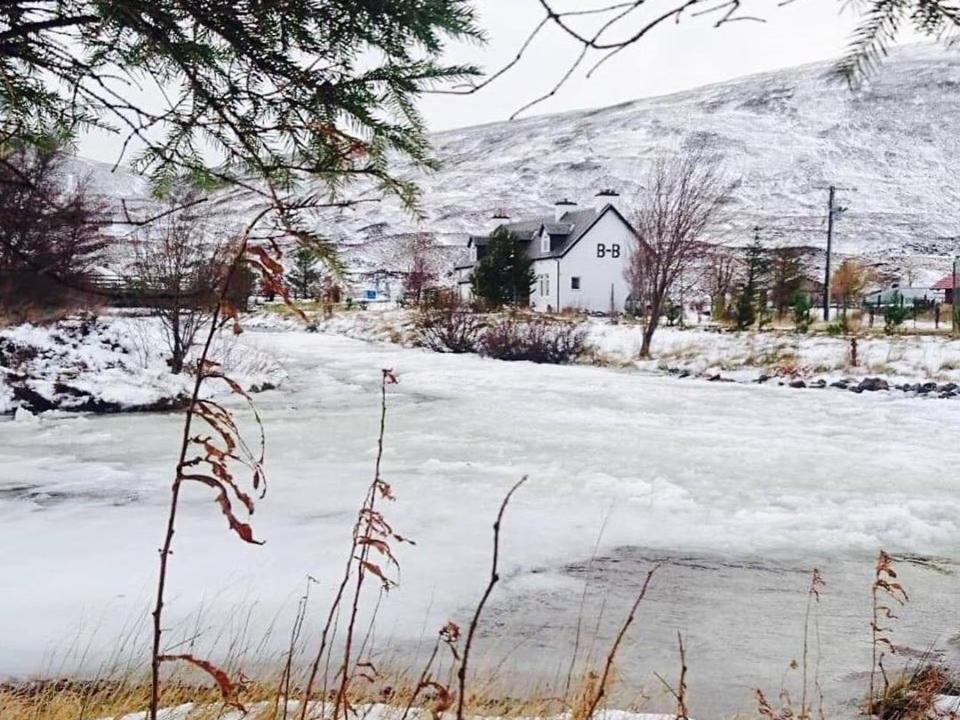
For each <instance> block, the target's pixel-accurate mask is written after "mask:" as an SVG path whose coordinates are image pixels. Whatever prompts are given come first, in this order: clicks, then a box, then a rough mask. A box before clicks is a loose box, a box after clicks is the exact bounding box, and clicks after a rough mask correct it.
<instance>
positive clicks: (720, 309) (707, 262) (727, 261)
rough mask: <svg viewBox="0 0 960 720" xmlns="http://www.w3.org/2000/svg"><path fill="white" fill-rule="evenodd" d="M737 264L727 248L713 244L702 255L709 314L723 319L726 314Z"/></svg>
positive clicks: (714, 317)
mask: <svg viewBox="0 0 960 720" xmlns="http://www.w3.org/2000/svg"><path fill="white" fill-rule="evenodd" d="M738 269H739V264H738V261H737V258H736V257H735V256H734V255H733V254H732V253H731V252H729V250H727V248H724V247H720V246H715V247H713V248H711V249H710V250H709V251H708V252H707V254H706V256H705V257H704V272H703V279H704V286H705V288H706V291H707V294H708V295H709V296H710V316H711V317H712V318H713V319H714V320H723V319H725V318H726V317H727V315H728V305H727V304H728V302H729V300H730V296H731V295H732V293H733V290H734V287H735V284H736V279H737V271H738Z"/></svg>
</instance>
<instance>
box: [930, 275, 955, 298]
mask: <svg viewBox="0 0 960 720" xmlns="http://www.w3.org/2000/svg"><path fill="white" fill-rule="evenodd" d="M958 281H960V278H958ZM931 290H936V291H938V292H942V293H943V302H944V303H945V304H947V305H953V273H951V274H950V275H946V276H944V277H942V278H940V279H939V280H937V282H936V284H935V285H934V286H933V287H932V288H931Z"/></svg>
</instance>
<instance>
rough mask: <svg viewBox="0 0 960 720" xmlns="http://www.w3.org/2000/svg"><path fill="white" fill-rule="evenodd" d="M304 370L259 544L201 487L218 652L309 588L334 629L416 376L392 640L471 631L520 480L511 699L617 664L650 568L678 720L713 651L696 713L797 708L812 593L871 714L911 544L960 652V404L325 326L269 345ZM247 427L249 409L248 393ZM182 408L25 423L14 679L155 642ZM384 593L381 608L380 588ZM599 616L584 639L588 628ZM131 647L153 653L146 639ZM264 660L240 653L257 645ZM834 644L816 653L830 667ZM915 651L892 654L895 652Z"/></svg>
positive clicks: (199, 588) (183, 619)
mask: <svg viewBox="0 0 960 720" xmlns="http://www.w3.org/2000/svg"><path fill="white" fill-rule="evenodd" d="M245 342H249V343H253V344H256V345H257V346H258V347H260V348H261V349H264V350H267V351H269V352H271V353H273V354H274V355H275V356H276V357H277V358H278V359H279V360H280V361H281V362H282V363H283V364H284V366H285V367H286V369H287V372H288V373H289V377H290V379H289V381H288V382H287V383H286V384H285V385H284V387H283V388H282V389H281V390H279V391H273V392H268V393H264V394H262V395H261V396H260V397H259V398H258V401H259V403H260V405H261V409H262V413H263V417H264V421H265V424H266V430H267V471H268V479H269V491H268V494H267V496H266V498H265V499H264V500H263V501H261V502H260V504H259V506H258V508H257V511H256V514H255V515H254V518H253V526H254V530H255V533H256V534H257V535H258V537H261V538H263V539H264V540H266V544H265V545H263V546H262V547H252V546H246V545H243V544H241V543H239V542H238V541H236V539H235V538H234V537H232V536H231V535H229V534H228V532H227V531H226V530H225V528H224V520H223V518H222V516H221V515H220V514H219V512H218V510H217V508H216V506H215V504H214V503H213V502H212V499H211V496H210V494H209V492H208V491H207V490H206V489H205V488H202V487H196V488H188V490H187V491H186V493H185V497H184V506H183V513H182V517H181V523H180V524H179V527H178V533H177V537H176V544H175V555H174V557H173V559H172V568H171V578H170V596H169V605H168V613H167V623H168V627H169V629H170V632H169V636H168V637H170V638H171V641H173V640H174V639H179V638H184V639H191V638H192V639H193V641H194V642H195V643H197V644H198V645H199V646H202V647H203V648H204V649H205V651H207V652H210V653H212V654H214V655H215V654H217V652H229V650H230V647H229V646H230V638H231V637H234V638H235V637H236V636H237V635H243V637H244V638H245V640H244V641H243V642H244V643H246V645H244V647H246V649H247V650H248V651H251V652H253V653H254V654H257V655H258V656H259V657H266V656H267V655H268V654H269V651H271V650H278V649H282V648H283V647H284V646H285V645H286V642H287V633H288V622H289V619H290V617H291V616H292V613H293V611H294V609H295V606H296V602H297V598H298V597H299V595H300V594H301V593H302V592H303V587H304V583H305V581H306V580H305V578H306V576H307V575H308V574H309V575H311V576H313V577H315V578H317V579H318V580H319V581H320V582H319V584H316V585H313V586H312V590H311V592H312V597H313V599H312V601H311V608H312V610H313V612H312V613H311V616H310V622H309V623H308V625H309V626H311V627H315V626H316V625H317V624H318V623H319V622H320V618H321V616H322V614H323V609H324V600H325V599H326V598H328V597H329V594H330V592H331V589H332V587H333V586H334V585H335V584H336V581H337V579H338V572H339V571H340V568H342V565H343V562H344V560H345V557H344V553H345V544H346V542H347V539H348V537H349V533H350V528H351V525H352V522H353V518H354V516H355V510H356V507H357V505H358V503H359V502H360V500H361V498H362V495H363V493H364V490H365V488H366V485H367V484H368V483H369V479H370V475H371V472H372V466H373V461H374V458H375V452H376V432H377V423H378V416H377V413H378V402H379V397H378V388H379V378H380V369H381V368H384V367H390V368H393V369H394V370H395V371H396V373H397V374H398V376H399V379H400V383H399V384H398V385H396V386H393V387H391V388H390V392H389V396H388V405H389V414H388V422H387V437H386V453H385V459H384V476H385V478H386V479H387V480H388V481H389V482H390V483H391V484H392V486H393V488H394V492H395V494H396V495H397V500H396V502H394V503H390V504H389V505H388V506H386V514H387V516H388V518H389V520H390V521H391V522H392V523H393V525H394V526H395V528H396V529H397V531H398V532H400V533H401V534H403V535H404V536H407V537H410V538H413V539H414V540H415V541H416V543H417V544H416V545H415V546H404V547H402V548H400V549H399V550H398V557H399V561H400V565H401V575H400V578H399V580H400V584H399V586H398V587H397V588H396V589H394V590H393V591H392V592H391V593H390V594H389V595H388V596H387V597H386V598H384V600H383V602H382V604H381V607H380V611H379V616H378V623H377V630H376V633H375V635H374V637H373V639H372V640H371V643H372V647H373V651H374V652H383V653H387V654H389V652H390V649H391V648H392V649H393V651H394V652H396V653H400V654H403V653H408V652H409V651H410V650H411V649H414V648H417V647H419V648H420V649H421V651H422V649H423V648H424V647H426V646H428V645H429V643H430V641H429V639H425V638H429V637H432V636H433V634H434V633H435V631H436V629H437V628H439V627H440V626H441V625H443V623H444V622H446V621H447V620H448V619H453V620H456V621H458V622H460V623H461V624H462V625H464V626H465V625H466V624H467V622H468V620H469V617H470V614H471V613H472V608H473V606H474V605H475V603H476V600H477V599H478V598H479V596H480V594H481V593H482V591H483V587H484V584H485V582H486V579H487V576H488V574H489V562H490V551H491V539H492V538H491V523H492V521H493V518H494V516H495V515H496V512H497V508H498V506H499V503H500V501H501V499H502V497H503V495H504V493H505V492H506V490H507V489H508V488H509V487H510V485H511V484H512V483H513V482H514V481H515V480H516V479H518V478H519V477H520V476H521V475H528V476H529V481H528V482H527V484H526V485H525V486H524V487H523V488H522V489H521V490H520V491H519V492H518V493H517V495H516V496H515V498H514V500H513V502H512V504H511V506H510V507H509V508H508V510H507V517H506V520H505V522H504V526H503V537H502V542H503V546H502V557H501V562H502V567H501V570H502V581H501V583H500V584H499V585H498V586H497V588H496V590H495V591H494V594H493V597H492V598H491V604H490V606H489V607H488V612H487V614H486V615H485V619H484V622H483V624H482V625H481V633H482V641H481V644H480V645H479V646H478V650H479V652H478V658H479V665H478V666H482V665H485V666H486V668H487V669H488V671H489V672H494V673H496V675H497V677H498V679H499V680H500V681H501V682H502V684H503V686H504V687H505V688H506V687H510V686H511V685H524V684H525V685H527V686H529V685H530V684H541V685H542V684H544V683H553V684H557V683H559V684H560V685H562V684H563V682H564V678H565V675H566V672H567V668H568V666H569V663H570V658H571V656H572V653H573V648H574V644H575V643H576V645H577V647H578V648H579V650H578V652H579V654H580V657H581V658H582V657H583V655H584V654H585V653H587V652H588V651H590V650H592V653H593V656H594V657H595V658H597V657H602V656H603V655H604V653H605V652H606V648H607V647H608V646H609V642H610V639H611V638H612V636H613V634H614V633H615V632H616V629H617V628H618V627H619V625H620V623H621V622H622V621H623V619H624V617H625V616H626V611H627V609H628V608H629V606H630V604H631V603H632V601H633V598H634V596H635V594H636V593H637V591H638V590H639V587H640V585H641V584H642V581H643V578H644V577H645V575H646V572H647V570H648V569H649V568H650V567H651V565H652V564H653V563H655V562H658V561H663V562H664V563H665V564H664V565H663V567H661V569H660V570H659V571H658V573H657V574H656V575H655V576H654V580H653V582H652V584H651V587H650V591H649V595H648V598H647V600H645V601H644V603H643V604H642V605H641V606H640V609H639V612H638V614H637V618H636V621H635V624H634V626H633V627H632V628H631V630H630V632H629V633H628V635H627V640H626V642H625V644H624V646H623V648H622V651H621V654H620V656H619V658H618V664H617V669H618V672H619V673H620V676H621V678H622V680H623V683H622V685H621V687H623V688H628V689H629V690H630V693H631V695H639V694H640V690H641V688H643V689H644V690H645V692H646V694H647V695H649V696H651V699H650V700H649V701H647V703H646V705H645V707H648V708H651V709H663V708H669V706H670V703H669V699H668V698H666V697H665V696H664V694H663V692H662V687H661V685H660V683H659V681H657V680H656V679H655V678H654V677H653V675H652V673H653V672H654V671H656V672H658V673H660V674H661V675H663V676H664V677H665V678H667V679H671V678H673V679H675V676H676V674H677V672H678V670H679V660H678V658H677V653H676V633H677V631H678V630H679V631H680V632H681V633H682V634H683V636H684V638H685V643H686V646H687V659H688V665H689V668H690V671H689V675H688V684H689V687H690V698H691V706H692V710H693V712H694V713H695V714H696V716H697V717H700V718H712V717H729V716H731V715H733V714H734V713H736V712H737V711H749V710H750V709H751V708H752V707H753V701H752V690H753V688H756V687H760V688H762V689H763V690H764V691H765V692H766V693H767V695H768V696H770V697H776V696H777V694H778V691H779V689H780V688H781V685H783V686H784V687H786V688H788V689H789V690H790V691H791V694H794V695H796V694H798V692H799V691H798V689H797V688H798V686H797V683H798V682H799V673H798V671H797V670H789V669H788V668H789V665H790V663H791V661H792V660H798V661H799V660H800V658H801V653H802V647H803V625H804V612H805V607H806V603H807V595H806V589H807V587H808V585H809V578H810V571H811V569H812V568H813V567H819V568H820V570H821V572H822V574H823V577H824V580H825V582H826V586H825V587H824V588H823V591H822V598H821V602H820V603H819V605H818V606H817V607H816V608H815V611H816V612H815V613H814V617H815V618H816V619H818V621H819V642H817V641H816V640H817V639H816V637H815V633H814V623H813V622H811V625H810V628H811V630H810V636H809V637H810V642H809V645H810V648H811V649H810V667H811V675H812V673H813V666H814V662H815V659H816V660H818V661H819V675H820V679H821V683H822V685H823V688H824V694H825V697H826V700H825V702H826V704H827V706H828V709H832V710H834V711H835V712H836V711H840V712H844V713H846V712H849V713H851V714H852V713H853V710H852V704H853V703H854V702H855V700H856V698H857V697H858V695H859V694H861V693H862V691H863V689H864V688H865V675H864V673H865V672H866V671H867V670H868V669H869V657H870V644H869V615H870V598H869V587H870V582H871V574H872V564H873V558H874V557H875V555H876V552H877V550H878V549H879V548H881V547H883V548H885V549H886V550H887V551H889V552H891V553H894V554H896V555H897V556H898V557H900V558H901V559H899V560H898V567H900V569H901V571H902V579H903V581H904V583H905V584H906V586H907V588H908V591H910V602H909V604H908V605H907V606H906V607H904V608H903V609H902V610H901V611H900V612H899V616H900V617H899V618H898V620H896V621H895V624H894V626H895V630H894V632H893V639H894V641H895V642H896V643H898V644H900V645H902V646H903V648H902V652H901V653H900V654H899V657H900V658H901V659H903V658H915V657H916V656H917V655H919V654H922V653H924V652H927V651H934V652H936V653H938V657H942V658H943V659H944V660H945V661H946V662H950V663H955V662H956V661H957V651H956V645H955V643H956V640H957V638H956V636H957V633H958V631H960V628H958V623H957V610H958V606H960V601H958V599H957V598H958V590H960V583H958V580H957V576H956V572H955V571H956V563H957V561H958V559H960V551H958V547H960V546H958V538H960V494H958V493H957V480H956V479H955V475H956V474H957V469H958V468H960V448H958V444H957V442H956V428H957V427H958V426H960V403H958V402H954V401H941V400H935V399H926V400H925V399H917V398H905V397H899V396H897V395H895V394H883V393H877V394H874V395H869V394H864V395H859V396H855V395H853V394H849V393H842V392H836V391H815V390H806V391H796V390H791V389H788V388H780V387H773V386H744V385H720V384H712V383H707V382H702V381H696V380H677V379H673V378H666V377H658V376H651V375H644V374H640V373H636V372H625V371H617V370H613V369H606V368H590V367H547V366H535V365H531V364H527V363H503V362H498V361H492V360H484V359H480V358H477V357H472V356H471V357H467V356H445V355H438V354H434V353H429V352H426V351H420V350H410V349H401V348H398V347H396V346H390V345H379V344H370V343H363V342H360V341H355V340H349V339H345V338H342V337H336V336H327V335H317V334H308V333H300V332H285V333H265V332H264V333H248V335H246V336H245ZM237 407H238V412H239V413H240V417H241V419H242V420H243V421H244V422H246V423H247V426H248V427H249V414H248V413H246V412H245V411H244V410H242V409H241V406H240V405H239V404H238V405H237ZM179 433H180V418H179V417H177V416H175V415H130V416H112V417H71V416H57V417H44V418H40V419H38V420H35V421H27V422H13V421H2V422H0V519H2V524H0V546H2V548H3V560H2V561H0V568H2V572H0V675H3V676H19V677H23V676H29V675H35V674H52V673H56V672H74V671H76V669H77V667H78V666H80V667H81V669H89V668H91V667H95V666H97V665H98V664H99V663H101V662H103V660H104V659H105V658H109V656H110V649H111V648H114V647H115V646H116V643H117V638H120V637H125V638H128V640H129V639H130V638H132V637H134V636H136V637H140V635H138V633H141V632H142V629H143V628H142V621H143V618H144V614H145V611H146V608H148V607H149V602H150V594H151V592H152V591H151V587H152V582H153V579H154V575H155V571H156V567H155V564H156V548H157V547H158V545H159V542H160V540H161V533H162V530H163V523H164V516H165V506H166V502H167V500H168V493H169V483H170V479H171V468H172V467H173V465H174V462H175V451H176V444H177V440H178V436H179ZM366 600H367V602H368V603H369V604H372V603H373V602H374V601H375V600H376V597H375V595H373V596H371V597H370V598H367V599H366ZM578 627H579V638H580V639H579V641H576V638H577V637H578ZM130 643H131V644H135V643H133V641H132V640H131V641H130ZM241 644H242V643H241ZM816 650H819V652H816ZM896 662H897V661H896V659H891V660H890V663H891V665H895V664H896Z"/></svg>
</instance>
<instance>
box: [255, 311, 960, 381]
mask: <svg viewBox="0 0 960 720" xmlns="http://www.w3.org/2000/svg"><path fill="white" fill-rule="evenodd" d="M583 322H584V323H585V325H586V327H587V330H588V340H589V343H590V344H591V345H592V347H593V349H594V352H592V353H591V354H590V355H589V356H588V357H586V358H584V359H583V361H584V362H601V363H605V364H609V365H614V366H619V367H624V368H635V369H637V370H642V371H647V372H664V371H670V372H672V373H674V374H676V373H678V372H683V373H684V374H689V375H701V376H706V377H716V376H718V375H719V376H721V377H724V378H727V379H731V380H739V381H742V382H755V381H756V380H757V379H758V378H760V377H761V376H767V377H770V378H771V379H773V380H774V381H775V382H776V381H781V382H789V381H790V380H792V379H798V378H799V379H804V380H806V381H808V382H809V381H812V380H817V379H821V380H823V381H824V382H826V383H828V384H829V383H831V382H834V381H836V380H838V379H842V378H849V379H853V380H857V381H858V380H861V379H863V378H865V377H868V376H879V377H882V378H884V379H885V380H887V381H888V383H889V385H890V386H896V385H898V384H911V385H912V384H916V383H927V382H934V383H940V384H944V385H946V384H949V383H956V384H960V339H957V338H953V337H951V336H950V335H949V334H948V333H946V332H945V331H943V330H941V331H940V332H939V333H935V332H934V328H933V325H932V323H930V324H929V325H930V326H929V327H925V326H921V327H918V328H913V327H912V326H911V327H909V328H905V331H906V330H909V331H910V332H904V333H903V334H899V335H892V336H887V335H883V334H880V333H879V332H874V333H869V334H868V333H864V334H862V335H861V336H860V337H858V338H857V356H858V359H857V365H856V366H853V365H851V346H850V338H846V337H842V336H831V335H826V334H824V333H822V332H820V333H811V334H808V335H800V334H797V333H794V332H791V331H789V330H778V331H770V332H762V333H757V332H742V333H736V332H729V331H724V332H721V331H720V329H719V328H717V327H711V326H707V325H702V326H701V325H697V324H691V325H689V326H688V327H687V328H683V329H681V328H677V327H661V328H660V329H658V330H657V332H656V334H655V336H654V341H653V347H652V354H653V357H652V358H651V359H650V360H644V361H639V360H638V355H639V352H640V345H641V340H642V336H641V328H640V326H639V325H638V324H636V323H630V322H624V323H620V324H611V323H610V322H609V321H607V320H605V319H600V318H588V319H586V320H584V321H583ZM245 324H246V325H247V326H248V327H254V328H261V329H282V330H293V331H302V330H303V329H304V324H303V323H302V322H301V321H299V320H296V319H294V318H292V317H281V316H279V315H277V314H276V313H275V312H271V311H266V312H260V313H258V314H256V315H254V316H251V317H250V318H248V319H247V320H245ZM316 327H317V329H318V330H319V331H321V332H327V333H336V334H340V335H345V336H347V337H351V338H356V339H361V340H375V341H380V342H393V343H399V344H401V345H405V346H413V345H415V344H416V343H417V333H416V322H415V314H414V312H413V311H410V310H385V311H380V310H369V311H359V310H357V311H352V312H339V313H337V314H336V315H334V316H333V317H332V318H330V319H328V320H320V321H318V322H317V323H316ZM914 330H921V331H924V332H925V333H927V334H915V333H914V332H913V331H914ZM931 394H932V395H933V396H937V395H938V393H936V392H934V393H931Z"/></svg>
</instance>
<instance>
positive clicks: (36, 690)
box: [0, 670, 645, 720]
mask: <svg viewBox="0 0 960 720" xmlns="http://www.w3.org/2000/svg"><path fill="white" fill-rule="evenodd" d="M279 677H280V672H276V673H268V674H267V675H266V676H265V679H260V680H248V681H247V682H246V683H245V685H244V690H243V700H244V704H245V706H246V707H247V709H248V711H249V712H248V714H247V715H246V718H247V720H280V719H281V718H283V717H284V707H283V701H282V698H279V697H278V695H277V687H278V684H279ZM201 681H202V679H201V678H199V677H191V674H190V673H186V674H184V675H180V676H177V677H175V678H172V679H168V680H167V681H166V682H165V683H164V686H163V695H162V707H165V708H173V707H178V706H182V705H185V704H188V703H189V704H192V705H193V708H192V709H190V710H189V711H188V712H186V713H185V714H184V716H183V718H182V720H214V718H222V717H224V706H223V704H222V702H221V697H220V693H219V691H218V690H217V689H216V688H211V687H209V686H206V685H204V684H202V682H201ZM598 685H599V679H598V675H597V673H594V672H588V673H587V674H585V675H584V676H583V678H581V680H580V681H579V682H578V683H577V684H576V685H575V686H574V688H573V689H574V697H573V698H571V699H572V701H573V702H572V707H571V705H570V704H568V703H566V702H564V700H563V698H562V697H561V694H560V693H557V692H553V691H552V690H551V689H550V688H548V687H540V686H532V687H529V688H526V689H525V690H523V691H519V692H518V691H514V692H507V691H504V690H501V689H499V687H498V683H497V681H496V679H495V678H494V677H493V676H489V677H485V676H483V675H481V676H480V677H477V678H473V681H472V683H471V688H472V689H470V690H468V692H467V694H466V697H465V702H464V710H465V713H466V714H468V715H470V716H486V717H498V718H534V717H549V716H555V715H558V714H561V713H564V712H570V711H572V714H573V716H574V717H580V718H584V717H586V716H587V715H586V711H587V709H588V708H589V706H590V705H591V704H592V702H593V701H594V699H595V698H596V694H597V690H598ZM417 686H418V678H417V677H416V673H414V672H409V671H397V672H392V671H389V670H383V671H381V673H380V675H379V677H378V678H377V679H376V680H375V681H374V682H365V683H362V684H361V683H353V684H351V686H350V691H349V693H350V697H349V705H350V707H351V708H354V709H359V708H362V707H363V706H365V705H369V704H374V703H376V704H383V705H386V706H388V707H390V708H393V709H394V710H395V711H396V716H397V719H398V720H399V719H400V717H402V715H403V714H404V712H405V711H407V709H408V708H409V707H410V705H411V702H410V701H411V699H414V692H415V690H416V688H417ZM299 690H300V688H291V692H290V705H289V708H288V712H287V718H288V719H290V718H296V717H297V716H298V708H299V699H298V698H299ZM336 694H337V688H331V689H330V690H329V691H328V693H327V696H326V701H325V702H323V701H321V700H319V699H317V700H315V701H314V704H315V705H316V707H315V708H314V707H311V711H310V712H308V714H307V717H308V718H314V717H319V716H320V713H321V707H323V709H324V710H325V712H324V716H325V717H330V715H331V712H332V710H333V706H334V703H335V702H336ZM644 697H645V696H644ZM614 698H615V700H613V701H612V702H615V703H616V704H618V705H621V704H622V705H624V706H627V705H630V703H628V702H627V701H626V700H625V698H624V697H622V696H621V695H615V696H614ZM415 699H416V706H415V707H416V708H417V710H416V712H414V711H411V712H409V713H408V715H409V719H408V720H413V718H415V717H417V716H418V715H421V714H422V713H424V712H425V713H428V714H430V715H434V714H435V713H437V712H441V711H444V710H446V709H447V708H445V707H444V704H443V703H442V702H440V700H441V699H440V698H438V696H437V693H435V692H424V691H423V690H420V691H418V692H417V693H416V698H415ZM149 702H150V678H149V677H148V676H147V675H139V676H136V677H133V676H131V677H129V678H124V679H119V680H112V681H90V682H79V681H68V680H59V681H45V682H40V683H25V684H21V685H5V686H2V685H0V718H3V720H118V719H119V718H123V717H125V716H127V715H131V714H133V713H142V712H143V711H144V710H145V709H146V708H147V706H148V705H149ZM578 710H579V711H580V713H581V714H579V715H578ZM362 715H363V714H362V712H361V713H360V717H362ZM177 720H181V718H180V717H178V719H177Z"/></svg>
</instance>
